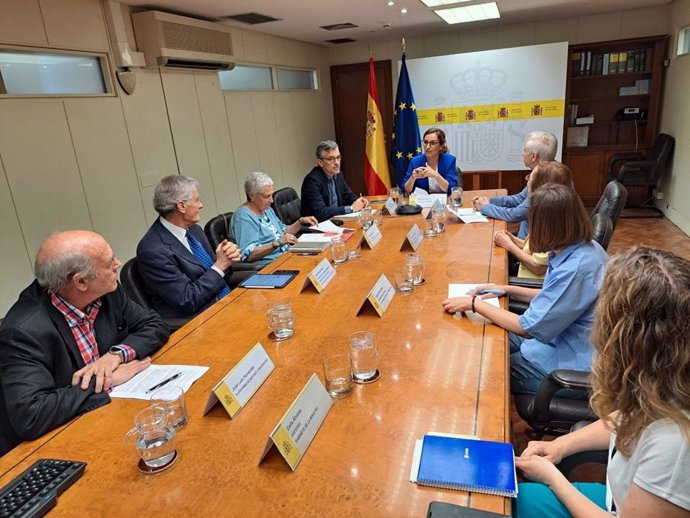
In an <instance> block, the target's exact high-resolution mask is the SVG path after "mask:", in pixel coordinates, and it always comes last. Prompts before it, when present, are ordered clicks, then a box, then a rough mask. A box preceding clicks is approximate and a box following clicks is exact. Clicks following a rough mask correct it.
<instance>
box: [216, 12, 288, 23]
mask: <svg viewBox="0 0 690 518" xmlns="http://www.w3.org/2000/svg"><path fill="white" fill-rule="evenodd" d="M221 19H223V20H235V21H236V22H241V23H246V24H247V25H257V24H259V23H268V22H280V21H282V18H273V16H266V15H265V14H260V13H244V14H232V15H230V16H221Z"/></svg>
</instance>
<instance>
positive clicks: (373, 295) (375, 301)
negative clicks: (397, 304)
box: [357, 274, 395, 317]
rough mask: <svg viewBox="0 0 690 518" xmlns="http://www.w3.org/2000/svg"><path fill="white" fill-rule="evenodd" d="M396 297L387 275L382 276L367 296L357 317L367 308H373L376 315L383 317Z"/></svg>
mask: <svg viewBox="0 0 690 518" xmlns="http://www.w3.org/2000/svg"><path fill="white" fill-rule="evenodd" d="M394 295H395V289H394V288H393V285H392V284H391V283H390V281H389V280H388V278H387V277H386V275H385V274H383V275H381V277H379V280H378V281H376V284H374V287H373V288H372V289H371V291H370V292H369V294H368V295H367V298H366V299H365V300H364V302H363V303H362V305H361V306H360V308H359V311H357V315H359V314H361V313H362V312H363V311H364V310H365V309H366V308H367V307H372V308H374V310H375V311H376V314H377V315H378V316H380V317H382V316H383V314H384V313H385V312H386V310H387V309H388V306H389V305H390V303H391V300H393V296H394Z"/></svg>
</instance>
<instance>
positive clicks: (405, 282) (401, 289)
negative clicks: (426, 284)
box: [394, 270, 414, 295]
mask: <svg viewBox="0 0 690 518" xmlns="http://www.w3.org/2000/svg"><path fill="white" fill-rule="evenodd" d="M394 276H395V291H397V292H398V293H400V294H401V295H407V294H409V293H412V292H413V291H414V284H412V281H411V280H410V279H408V278H407V272H406V271H405V270H396V271H395V274H394Z"/></svg>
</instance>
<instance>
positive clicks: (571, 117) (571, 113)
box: [568, 104, 577, 126]
mask: <svg viewBox="0 0 690 518" xmlns="http://www.w3.org/2000/svg"><path fill="white" fill-rule="evenodd" d="M576 119H577V104H569V105H568V125H570V126H574V125H575V120H576Z"/></svg>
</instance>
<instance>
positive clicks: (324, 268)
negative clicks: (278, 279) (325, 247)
mask: <svg viewBox="0 0 690 518" xmlns="http://www.w3.org/2000/svg"><path fill="white" fill-rule="evenodd" d="M334 277H335V268H333V265H332V264H331V262H330V261H329V260H328V259H326V258H325V257H324V258H323V259H321V262H319V264H317V265H316V268H314V269H313V270H312V271H311V272H310V273H309V275H307V278H306V279H304V284H302V289H301V290H299V291H300V293H301V292H303V291H304V290H306V289H307V288H308V287H309V286H314V288H316V291H318V292H319V293H321V292H322V291H323V290H324V288H325V287H326V286H328V283H329V282H331V281H332V280H333V278H334Z"/></svg>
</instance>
